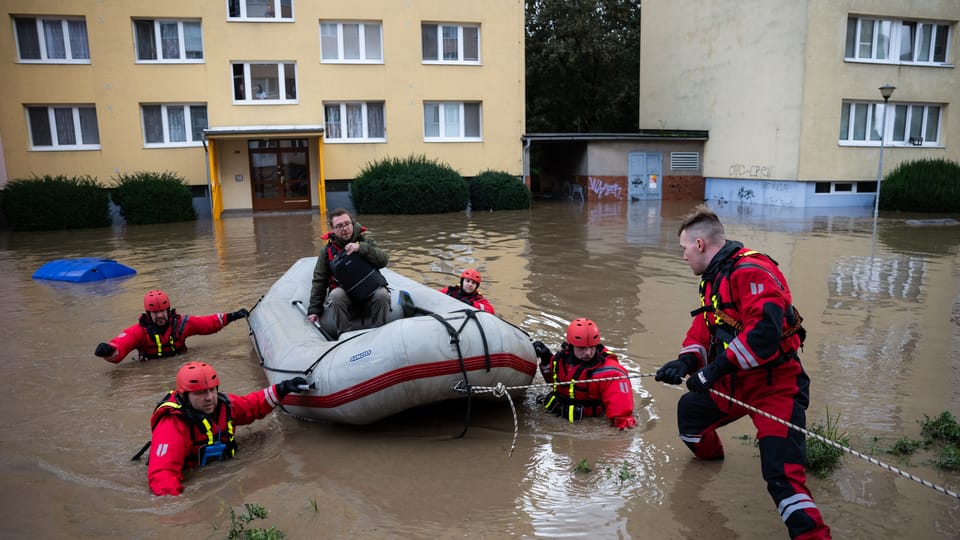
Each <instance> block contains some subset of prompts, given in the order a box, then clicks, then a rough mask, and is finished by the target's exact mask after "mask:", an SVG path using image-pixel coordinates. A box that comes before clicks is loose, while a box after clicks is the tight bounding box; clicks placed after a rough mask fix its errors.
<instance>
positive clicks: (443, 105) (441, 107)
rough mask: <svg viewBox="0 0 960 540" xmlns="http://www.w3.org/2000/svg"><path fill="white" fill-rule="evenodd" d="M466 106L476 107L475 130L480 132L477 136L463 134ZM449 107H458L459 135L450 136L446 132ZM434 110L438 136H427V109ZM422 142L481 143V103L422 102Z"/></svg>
mask: <svg viewBox="0 0 960 540" xmlns="http://www.w3.org/2000/svg"><path fill="white" fill-rule="evenodd" d="M466 105H477V115H478V118H477V128H478V130H479V131H480V133H479V135H477V136H467V135H466V134H465V130H466V122H464V118H466V116H465V115H464V111H465V109H466V107H465V106H466ZM450 106H458V110H459V112H458V115H459V116H458V117H457V118H458V127H459V134H457V135H450V134H448V133H447V132H446V129H445V126H447V118H446V116H447V110H448V107H450ZM434 108H436V110H437V114H438V117H439V132H440V135H439V136H431V135H427V114H428V109H434ZM423 141H424V142H482V141H483V103H482V102H480V101H424V102H423Z"/></svg>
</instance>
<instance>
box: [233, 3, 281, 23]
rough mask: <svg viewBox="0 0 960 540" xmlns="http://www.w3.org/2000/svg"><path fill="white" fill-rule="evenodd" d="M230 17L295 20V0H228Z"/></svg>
mask: <svg viewBox="0 0 960 540" xmlns="http://www.w3.org/2000/svg"><path fill="white" fill-rule="evenodd" d="M227 15H228V18H230V19H257V20H263V19H267V20H293V0H227Z"/></svg>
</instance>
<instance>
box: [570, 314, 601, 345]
mask: <svg viewBox="0 0 960 540" xmlns="http://www.w3.org/2000/svg"><path fill="white" fill-rule="evenodd" d="M567 343H569V344H571V345H573V346H574V347H594V346H596V345H599V344H600V329H599V328H597V325H596V324H594V322H593V321H591V320H590V319H574V320H573V322H571V323H570V326H568V327H567Z"/></svg>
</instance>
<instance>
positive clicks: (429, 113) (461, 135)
mask: <svg viewBox="0 0 960 540" xmlns="http://www.w3.org/2000/svg"><path fill="white" fill-rule="evenodd" d="M480 132H481V122H480V103H458V102H426V103H424V104H423V137H424V140H425V141H428V142H431V141H432V142H436V141H479V140H480Z"/></svg>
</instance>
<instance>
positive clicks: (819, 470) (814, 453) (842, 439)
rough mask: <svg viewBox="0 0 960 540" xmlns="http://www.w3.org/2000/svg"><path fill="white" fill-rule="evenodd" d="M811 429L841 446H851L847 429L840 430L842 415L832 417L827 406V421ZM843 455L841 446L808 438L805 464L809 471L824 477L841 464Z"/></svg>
mask: <svg viewBox="0 0 960 540" xmlns="http://www.w3.org/2000/svg"><path fill="white" fill-rule="evenodd" d="M810 431H811V432H812V433H816V434H817V435H820V436H821V437H823V438H825V439H829V440H831V441H834V442H836V443H837V444H840V445H841V446H847V447H849V446H850V437H849V436H848V435H847V433H846V432H845V431H844V432H841V431H840V415H839V414H838V415H836V416H834V417H832V418H831V416H830V408H829V407H827V420H826V423H825V424H824V423H817V424H815V425H814V426H813V427H811V428H810ZM841 457H843V450H841V449H840V448H837V447H835V446H832V445H829V444H827V443H825V442H823V441H821V440H820V439H815V438H812V437H808V438H807V460H806V463H805V465H806V468H807V471H808V472H810V473H812V474H814V475H816V476H819V477H820V478H824V477H826V476H828V475H829V474H830V473H832V472H833V471H834V470H836V468H837V467H839V466H840V458H841Z"/></svg>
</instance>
